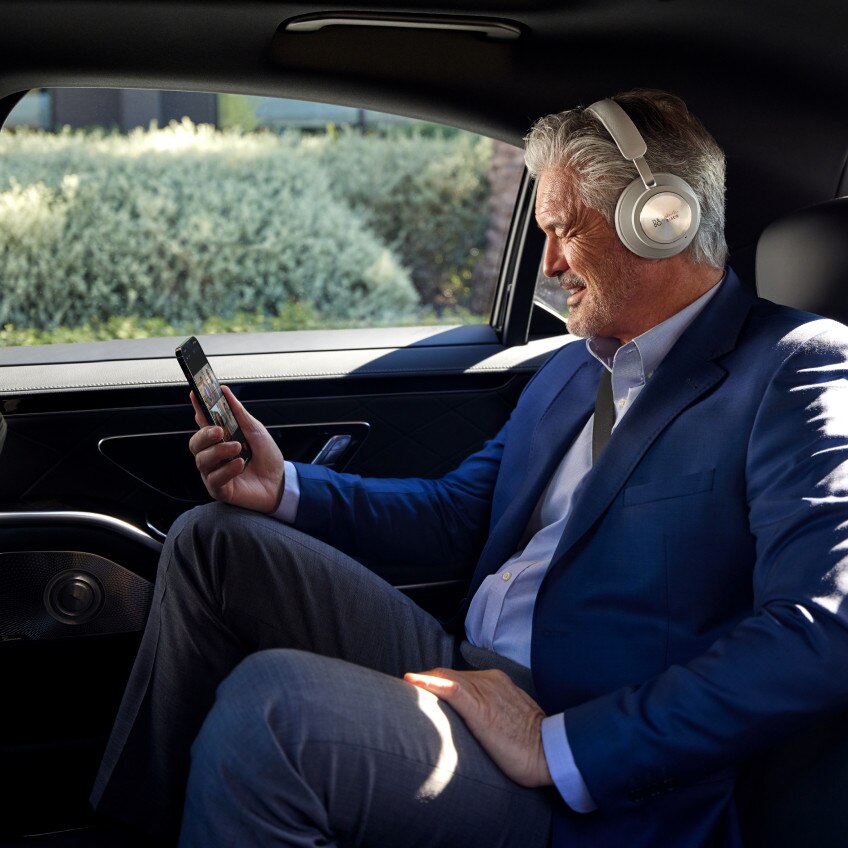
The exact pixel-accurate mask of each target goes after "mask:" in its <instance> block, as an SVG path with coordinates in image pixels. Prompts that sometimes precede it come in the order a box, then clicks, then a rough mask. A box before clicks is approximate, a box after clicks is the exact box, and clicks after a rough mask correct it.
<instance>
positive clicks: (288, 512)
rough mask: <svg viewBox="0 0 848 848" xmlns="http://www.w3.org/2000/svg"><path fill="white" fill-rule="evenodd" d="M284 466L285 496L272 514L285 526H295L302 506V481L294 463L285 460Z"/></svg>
mask: <svg viewBox="0 0 848 848" xmlns="http://www.w3.org/2000/svg"><path fill="white" fill-rule="evenodd" d="M283 466H284V468H285V475H286V476H285V484H284V485H283V496H282V497H281V498H280V505H279V506H278V507H277V509H276V510H274V512H272V513H271V517H272V518H276V519H277V521H282V522H283V524H294V520H295V519H296V518H297V507H298V505H299V504H300V480H298V477H297V469H296V468H295V467H294V463H292V462H289V461H288V460H285V461H284V462H283Z"/></svg>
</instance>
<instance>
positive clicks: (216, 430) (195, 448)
mask: <svg viewBox="0 0 848 848" xmlns="http://www.w3.org/2000/svg"><path fill="white" fill-rule="evenodd" d="M223 438H224V431H223V430H222V429H221V428H220V427H217V426H214V427H210V426H208V425H207V424H206V423H205V422H204V424H202V425H200V429H199V430H198V431H197V432H196V433H194V434H192V437H191V438H190V439H189V440H188V449H189V450H190V451H191V452H192V454H193V455H194V456H197V455H198V454H199V453H201V452H202V451H205V450H207V449H208V448H210V447H212V445H218V444H222V442H221V440H222V439H223Z"/></svg>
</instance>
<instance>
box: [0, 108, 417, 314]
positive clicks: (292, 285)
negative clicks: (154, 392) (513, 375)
mask: <svg viewBox="0 0 848 848" xmlns="http://www.w3.org/2000/svg"><path fill="white" fill-rule="evenodd" d="M0 281H2V292H3V294H2V300H0V326H2V325H5V324H14V325H18V326H20V327H35V328H52V327H58V326H60V325H67V326H77V325H83V324H86V323H90V322H101V323H105V322H107V321H108V319H109V317H110V316H113V315H127V314H132V315H136V316H140V317H141V318H147V317H156V318H160V319H162V320H163V321H166V322H171V323H174V322H180V321H182V320H185V319H186V317H187V316H196V317H198V318H199V319H206V318H211V317H213V316H228V315H233V314H235V313H238V312H248V313H249V312H255V311H259V312H260V313H263V314H268V315H274V314H277V313H278V312H279V311H280V310H284V309H285V308H286V307H287V305H290V304H292V303H299V304H303V305H304V306H305V307H306V308H308V309H310V310H312V311H314V312H315V313H317V314H318V315H320V316H322V317H324V318H326V319H327V320H330V321H334V320H342V319H344V320H352V321H381V320H389V319H390V318H391V317H392V316H396V315H401V314H403V313H408V312H409V311H411V310H413V309H414V308H415V307H416V306H417V305H418V302H419V298H418V296H417V294H416V292H415V289H414V288H413V286H412V284H411V282H410V277H409V274H408V272H407V271H406V270H405V269H404V268H403V267H402V266H401V264H400V263H399V261H398V259H397V258H396V256H395V255H394V253H393V252H392V250H391V249H390V248H388V247H386V246H385V245H384V244H382V243H381V241H380V240H379V238H378V237H377V236H376V235H375V234H374V233H372V232H371V231H370V230H369V228H368V225H367V222H366V221H364V220H363V216H362V215H361V214H360V213H358V212H357V211H354V210H353V209H352V208H351V206H350V205H349V204H348V203H346V202H345V200H344V199H343V198H341V197H339V194H338V192H337V191H336V192H334V191H333V190H332V188H331V184H330V180H329V178H328V175H327V173H326V170H325V168H323V167H322V165H321V163H320V162H319V160H318V157H316V156H315V155H314V151H312V150H311V149H310V146H309V145H308V144H303V143H302V140H301V139H299V138H291V139H287V138H279V137H276V136H273V135H269V134H253V135H242V134H239V133H236V132H230V133H227V132H224V133H221V132H217V131H215V130H213V129H211V128H209V127H195V126H193V125H191V124H190V123H188V122H183V123H182V124H180V125H176V124H174V125H171V126H170V127H168V128H166V129H162V130H158V129H155V128H154V129H151V131H149V132H146V131H140V130H139V131H135V132H133V133H131V134H130V135H129V136H120V135H110V134H106V133H102V132H95V133H83V132H69V131H65V132H62V133H60V134H56V135H52V134H43V133H36V132H17V133H15V134H7V135H4V136H0Z"/></svg>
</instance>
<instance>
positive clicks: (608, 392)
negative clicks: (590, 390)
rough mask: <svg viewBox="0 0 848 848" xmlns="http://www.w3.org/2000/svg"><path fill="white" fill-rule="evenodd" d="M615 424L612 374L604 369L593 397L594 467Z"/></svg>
mask: <svg viewBox="0 0 848 848" xmlns="http://www.w3.org/2000/svg"><path fill="white" fill-rule="evenodd" d="M613 424H615V404H614V403H613V400H612V374H611V373H610V371H609V370H608V369H607V368H604V371H603V374H601V382H600V383H599V384H598V394H597V396H596V397H595V422H594V424H593V425H592V465H594V464H595V463H596V462H597V460H598V457H599V456H600V453H601V451H602V450H603V448H604V445H605V444H606V443H607V442H608V441H609V437H610V434H611V433H612V425H613Z"/></svg>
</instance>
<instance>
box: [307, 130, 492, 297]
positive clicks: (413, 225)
mask: <svg viewBox="0 0 848 848" xmlns="http://www.w3.org/2000/svg"><path fill="white" fill-rule="evenodd" d="M315 149H316V154H317V158H318V160H319V161H320V162H321V163H322V164H323V165H324V166H325V167H326V170H327V173H328V175H329V180H330V184H331V186H332V188H333V190H334V191H336V192H337V193H338V194H339V195H340V196H341V197H342V198H344V200H346V201H347V202H348V203H349V204H350V205H351V206H352V207H353V208H354V209H356V210H357V211H358V212H359V213H360V215H361V216H362V218H363V220H364V221H365V222H366V223H367V224H368V225H369V227H370V228H371V229H372V230H373V231H374V232H375V233H376V234H377V235H378V236H379V237H380V238H381V239H382V240H383V242H384V243H385V244H386V245H388V246H389V247H390V248H391V249H392V250H393V251H394V252H395V253H396V254H397V256H399V257H400V260H401V262H402V263H403V265H404V267H405V268H407V269H408V270H409V272H410V274H411V276H412V280H413V282H414V284H415V287H416V289H417V290H418V293H419V295H420V296H421V299H422V301H423V302H424V303H426V304H432V305H435V306H442V305H444V304H460V305H464V306H467V305H468V304H469V295H470V291H469V288H468V287H469V284H470V279H471V270H472V267H473V265H474V263H475V262H476V261H477V259H478V257H479V255H480V253H481V251H482V250H483V248H484V245H485V235H486V225H487V222H488V219H489V185H488V182H487V180H486V176H487V172H488V169H489V164H490V161H491V157H492V143H491V141H490V139H487V138H480V137H475V136H470V135H467V134H464V133H456V134H451V135H445V134H442V133H438V132H437V133H435V134H427V133H425V132H423V131H420V130H419V131H416V130H413V131H411V132H409V131H403V130H396V131H394V132H390V133H389V134H388V135H385V136H382V137H381V136H375V135H362V134H361V133H358V132H355V131H353V130H345V131H343V132H341V133H339V134H338V135H337V136H336V137H333V136H329V137H327V138H326V139H324V140H322V142H321V143H320V144H318V145H316V147H315Z"/></svg>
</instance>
